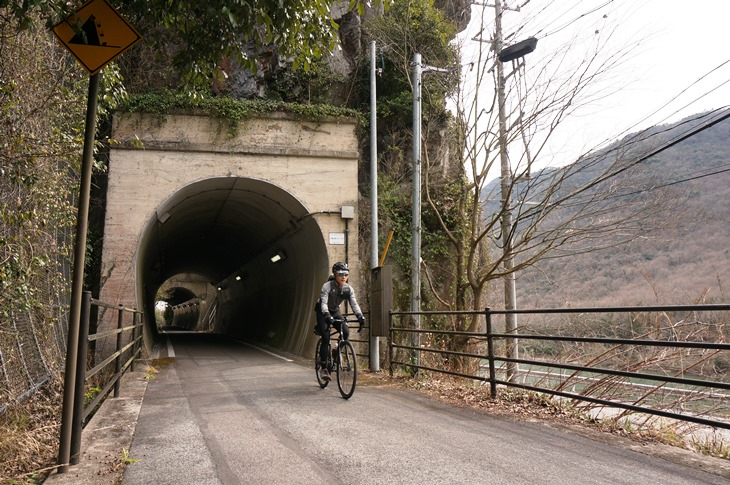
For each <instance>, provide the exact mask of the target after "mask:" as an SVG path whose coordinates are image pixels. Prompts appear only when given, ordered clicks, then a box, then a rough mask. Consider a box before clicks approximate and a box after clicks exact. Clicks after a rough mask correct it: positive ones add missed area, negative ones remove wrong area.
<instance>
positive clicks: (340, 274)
mask: <svg viewBox="0 0 730 485" xmlns="http://www.w3.org/2000/svg"><path fill="white" fill-rule="evenodd" d="M349 274H350V273H348V272H347V271H338V272H336V273H335V275H336V276H348V275H349Z"/></svg>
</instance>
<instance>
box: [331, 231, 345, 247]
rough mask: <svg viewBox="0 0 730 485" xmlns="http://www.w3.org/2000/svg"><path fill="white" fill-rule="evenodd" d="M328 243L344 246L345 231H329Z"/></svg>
mask: <svg viewBox="0 0 730 485" xmlns="http://www.w3.org/2000/svg"><path fill="white" fill-rule="evenodd" d="M330 244H332V245H339V246H344V244H345V233H344V232H331V233H330Z"/></svg>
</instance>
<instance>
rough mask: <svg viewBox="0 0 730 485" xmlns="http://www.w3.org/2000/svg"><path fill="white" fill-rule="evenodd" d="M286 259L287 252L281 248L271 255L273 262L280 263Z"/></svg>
mask: <svg viewBox="0 0 730 485" xmlns="http://www.w3.org/2000/svg"><path fill="white" fill-rule="evenodd" d="M284 259H286V253H285V252H284V251H282V250H281V249H280V250H278V251H277V252H276V254H274V255H273V256H272V257H271V262H272V263H278V262H279V261H282V260H284Z"/></svg>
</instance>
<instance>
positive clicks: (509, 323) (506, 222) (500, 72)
mask: <svg viewBox="0 0 730 485" xmlns="http://www.w3.org/2000/svg"><path fill="white" fill-rule="evenodd" d="M494 14H495V19H494V52H495V54H499V53H500V52H501V51H502V47H503V46H502V2H501V0H495V2H494ZM496 64H497V66H496V67H497V105H498V111H499V159H500V165H501V176H500V186H501V189H502V217H501V220H502V247H503V258H504V272H505V275H504V309H505V310H508V311H509V310H515V309H517V288H516V282H515V273H514V254H513V251H512V229H513V228H512V208H511V192H512V183H513V179H512V170H511V169H510V163H509V155H508V153H507V116H506V114H505V103H506V101H505V86H504V66H503V64H502V61H500V60H497V62H496ZM504 319H505V333H516V331H517V315H516V314H514V313H507V314H506V315H505V316H504ZM506 343H507V348H506V356H507V358H509V359H517V358H518V357H519V354H518V341H517V338H516V337H515V338H508V339H507V340H506ZM517 371H518V369H517V363H515V362H507V381H509V382H512V381H513V380H514V379H515V377H516V375H517Z"/></svg>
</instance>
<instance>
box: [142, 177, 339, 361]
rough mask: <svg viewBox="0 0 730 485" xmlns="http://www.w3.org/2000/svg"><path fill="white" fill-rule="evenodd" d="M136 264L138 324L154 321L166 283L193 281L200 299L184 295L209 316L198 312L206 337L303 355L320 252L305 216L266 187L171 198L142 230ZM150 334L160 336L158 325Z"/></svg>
mask: <svg viewBox="0 0 730 485" xmlns="http://www.w3.org/2000/svg"><path fill="white" fill-rule="evenodd" d="M136 264H137V275H138V278H137V282H138V283H137V285H138V287H137V294H138V299H139V301H142V302H143V308H144V311H145V321H146V322H154V307H155V304H156V301H155V299H156V295H157V292H158V290H159V289H160V288H161V287H162V285H163V284H165V282H167V281H168V280H170V279H171V278H174V277H176V276H177V275H181V274H187V275H194V277H195V278H197V279H198V280H199V281H200V282H202V283H203V284H204V285H205V286H206V287H207V290H208V291H207V296H205V295H201V294H200V293H202V292H201V291H200V290H196V289H194V288H188V290H190V295H189V296H190V297H191V298H192V297H196V298H201V299H202V301H205V304H206V306H207V308H208V309H209V310H210V309H213V308H215V311H214V312H211V311H208V312H207V313H206V315H208V316H209V318H210V326H209V328H208V330H210V331H212V332H215V333H217V334H221V335H223V336H227V337H231V338H235V339H240V340H243V341H246V342H252V343H259V344H262V345H267V346H271V347H274V348H277V349H281V350H283V351H285V352H289V353H292V354H294V355H302V356H304V355H307V356H308V355H310V354H311V351H310V350H311V348H312V347H313V345H314V341H315V340H314V336H313V334H312V327H313V312H312V305H313V303H314V300H315V298H316V296H317V295H318V293H319V289H320V287H321V285H322V283H323V282H324V281H325V279H326V278H327V274H328V267H329V264H330V263H329V261H328V255H327V248H326V245H325V241H324V240H323V236H322V229H321V228H320V227H319V225H318V224H317V221H316V220H315V218H313V217H312V214H310V213H308V211H307V208H306V207H304V205H303V204H302V203H301V202H300V201H299V200H297V199H296V198H295V197H294V196H293V195H292V194H290V193H289V192H287V191H286V190H284V189H282V188H280V187H278V186H276V185H274V184H272V183H271V182H268V181H262V180H257V179H254V178H246V177H235V176H226V177H213V178H206V179H203V180H198V181H195V182H193V183H190V184H189V185H187V186H185V187H183V188H182V189H180V190H178V191H177V192H175V193H174V194H173V195H172V196H170V197H169V198H168V199H167V200H165V201H164V202H163V203H162V204H161V205H160V206H159V207H157V209H156V211H155V213H154V215H153V216H152V217H150V219H149V220H148V222H147V223H146V225H145V227H144V229H143V231H142V234H141V237H140V240H139V244H138V249H137V258H136ZM178 294H180V292H179V291H178ZM176 303H177V304H179V303H183V302H176ZM148 327H149V329H148V330H149V331H151V332H152V334H153V336H154V337H157V336H159V329H158V328H157V327H156V326H154V325H149V324H148Z"/></svg>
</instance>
